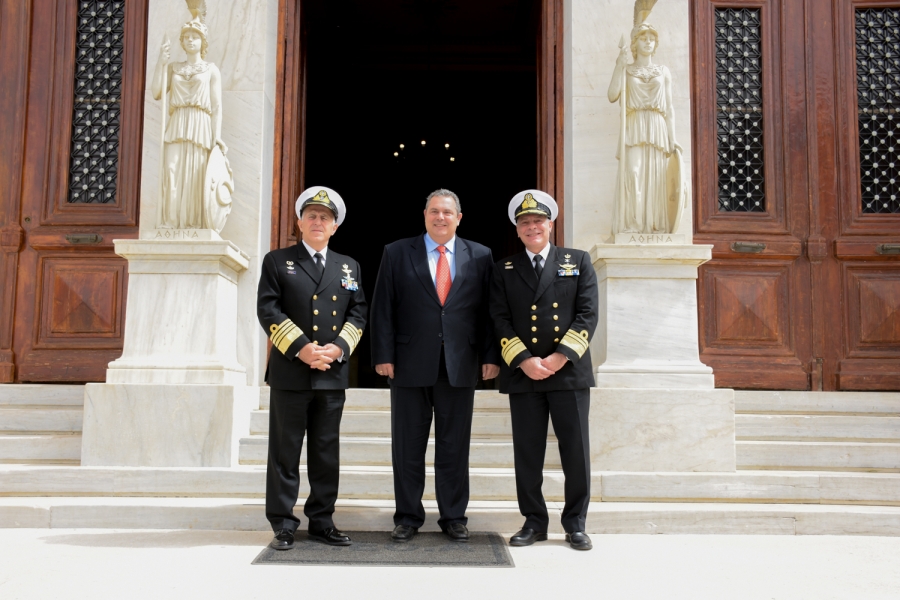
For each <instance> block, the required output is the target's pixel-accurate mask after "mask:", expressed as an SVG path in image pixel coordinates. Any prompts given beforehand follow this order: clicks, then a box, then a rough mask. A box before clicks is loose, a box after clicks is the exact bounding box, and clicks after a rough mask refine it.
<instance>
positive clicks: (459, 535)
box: [442, 523, 469, 542]
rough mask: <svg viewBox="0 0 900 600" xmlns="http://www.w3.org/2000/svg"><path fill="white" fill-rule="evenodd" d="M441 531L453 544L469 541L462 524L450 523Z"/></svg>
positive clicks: (466, 531) (467, 532) (467, 531)
mask: <svg viewBox="0 0 900 600" xmlns="http://www.w3.org/2000/svg"><path fill="white" fill-rule="evenodd" d="M442 531H443V532H444V535H446V536H447V537H448V538H450V540H451V541H453V542H468V541H469V530H468V529H466V526H465V525H463V524H462V523H450V524H449V525H447V526H446V527H444V528H443V529H442Z"/></svg>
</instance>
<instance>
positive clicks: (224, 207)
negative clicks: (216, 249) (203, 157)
mask: <svg viewBox="0 0 900 600" xmlns="http://www.w3.org/2000/svg"><path fill="white" fill-rule="evenodd" d="M233 193H234V176H233V174H232V172H231V166H230V165H229V164H228V159H227V158H225V155H224V154H222V150H221V149H220V148H219V147H218V146H214V147H213V149H212V151H211V152H210V153H209V161H208V162H207V163H206V178H205V180H204V186H203V209H204V212H205V213H206V214H205V217H206V224H207V226H208V227H209V228H210V229H214V230H215V231H216V232H219V231H222V228H223V227H225V220H226V219H227V218H228V213H230V212H231V195H232V194H233Z"/></svg>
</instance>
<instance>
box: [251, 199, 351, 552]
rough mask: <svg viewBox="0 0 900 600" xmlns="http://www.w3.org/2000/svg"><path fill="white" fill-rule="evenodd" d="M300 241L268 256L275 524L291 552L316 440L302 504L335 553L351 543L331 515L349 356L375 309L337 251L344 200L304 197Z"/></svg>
mask: <svg viewBox="0 0 900 600" xmlns="http://www.w3.org/2000/svg"><path fill="white" fill-rule="evenodd" d="M295 211H296V213H297V224H298V225H299V227H300V234H301V241H300V243H298V244H297V245H296V246H292V247H290V248H282V249H281V250H273V251H272V252H269V253H268V254H266V257H265V258H264V259H263V264H262V273H261V274H260V279H259V291H258V296H257V316H258V318H259V323H260V325H262V327H263V329H264V330H265V332H266V335H268V336H269V339H270V340H271V341H272V350H271V353H270V356H269V365H268V369H267V370H266V381H267V382H268V384H269V387H270V388H271V389H272V391H271V407H270V409H269V460H268V468H267V474H266V518H267V519H268V520H269V523H270V524H271V525H272V529H273V531H274V532H275V538H274V539H273V540H272V542H271V544H270V546H271V547H272V548H275V549H276V550H288V549H290V548H292V547H293V546H294V533H295V531H296V530H297V527H298V526H299V525H300V519H298V518H297V517H296V516H294V511H293V508H294V504H295V503H296V502H297V494H298V492H299V487H300V473H299V463H300V450H301V449H302V447H303V435H304V432H308V439H307V460H306V463H307V473H308V478H309V487H310V491H309V498H307V500H306V503H305V504H304V507H303V512H304V514H305V515H306V517H307V519H308V521H309V523H308V526H307V535H308V536H309V538H310V539H313V540H316V541H319V542H323V543H325V544H330V545H334V546H348V545H350V543H351V542H350V537H349V536H347V535H345V534H344V533H342V532H341V531H339V530H338V529H337V528H336V527H335V526H334V521H333V519H332V515H333V514H334V503H335V500H336V499H337V493H338V478H339V473H340V444H339V435H340V425H341V414H342V413H343V409H344V399H345V395H346V394H345V390H346V389H347V387H348V382H349V364H348V362H349V360H348V359H349V358H350V355H351V354H352V353H353V351H354V350H355V349H356V346H357V344H359V339H360V336H362V332H363V329H364V328H365V326H366V316H367V305H366V298H365V296H364V294H363V289H362V284H361V283H360V273H359V264H358V263H357V262H356V261H355V260H353V259H352V258H350V257H349V256H344V255H343V254H338V253H337V252H335V251H334V250H331V249H329V248H328V242H329V240H330V239H331V237H332V236H333V235H334V234H335V232H336V231H337V229H338V226H339V225H340V224H341V223H342V222H343V221H344V217H345V216H346V214H347V210H346V208H345V206H344V201H343V199H341V197H340V195H339V194H338V193H337V192H335V191H334V190H332V189H330V188H327V187H311V188H309V189H307V190H306V191H305V192H303V193H302V194H301V195H300V197H299V198H297V203H296V207H295Z"/></svg>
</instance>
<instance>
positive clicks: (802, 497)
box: [0, 465, 900, 505]
mask: <svg viewBox="0 0 900 600" xmlns="http://www.w3.org/2000/svg"><path fill="white" fill-rule="evenodd" d="M304 471H305V469H301V474H300V482H301V489H300V497H301V498H303V497H305V496H306V494H307V493H308V488H307V483H306V473H305V472H304ZM426 474H427V475H426V486H425V493H426V498H433V497H434V495H433V490H434V476H433V469H430V468H429V469H426ZM265 477H266V471H265V467H261V466H260V467H240V468H234V469H218V468H147V467H144V468H137V467H134V468H129V467H51V466H41V465H0V496H123V497H124V496H144V497H174V496H179V497H188V498H202V497H216V498H223V497H239V498H262V497H263V496H264V494H265ZM562 484H563V476H562V473H561V472H560V471H558V470H552V469H549V470H547V471H545V473H544V494H545V496H546V498H547V500H548V501H561V500H562V496H563V494H562ZM470 487H471V499H472V500H473V501H481V500H485V501H487V500H490V501H514V500H515V498H516V495H515V480H514V472H513V470H512V469H486V468H472V469H471V470H470ZM591 491H592V497H593V499H594V500H597V501H599V500H601V499H602V500H604V501H614V502H624V501H640V502H672V501H692V502H761V503H779V504H783V503H803V504H848V503H849V504H869V505H900V474H893V473H834V472H773V471H739V472H736V473H610V472H595V473H594V474H593V476H592V482H591ZM340 498H341V499H383V500H390V499H392V498H393V477H392V472H391V469H390V467H348V468H344V469H342V470H341V482H340Z"/></svg>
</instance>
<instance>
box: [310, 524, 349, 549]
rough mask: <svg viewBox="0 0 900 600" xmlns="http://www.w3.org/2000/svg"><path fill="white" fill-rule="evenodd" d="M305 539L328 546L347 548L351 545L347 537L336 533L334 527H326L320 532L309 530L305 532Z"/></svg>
mask: <svg viewBox="0 0 900 600" xmlns="http://www.w3.org/2000/svg"><path fill="white" fill-rule="evenodd" d="M306 537H308V538H309V539H311V540H315V541H317V542H322V543H323V544H328V545H329V546H349V545H350V544H351V543H352V542H351V541H350V536H349V535H347V534H345V533H342V532H340V531H338V530H337V529H335V528H334V527H326V528H325V529H323V530H322V531H314V530H312V529H310V530H309V531H307V532H306Z"/></svg>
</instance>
